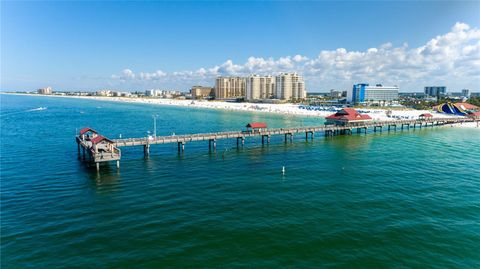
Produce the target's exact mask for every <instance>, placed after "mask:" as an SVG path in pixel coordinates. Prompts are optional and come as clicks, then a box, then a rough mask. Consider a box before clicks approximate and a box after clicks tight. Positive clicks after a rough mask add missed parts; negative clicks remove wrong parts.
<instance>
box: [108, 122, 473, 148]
mask: <svg viewBox="0 0 480 269" xmlns="http://www.w3.org/2000/svg"><path fill="white" fill-rule="evenodd" d="M472 121H474V120H473V119H468V118H435V119H423V120H392V121H376V122H367V123H363V124H361V125H348V126H334V125H322V126H305V127H294V128H270V129H266V130H262V131H256V132H246V131H229V132H216V133H198V134H185V135H169V136H157V137H151V138H150V139H148V138H146V137H143V138H126V139H113V140H112V141H113V142H114V143H115V146H116V147H132V146H146V145H156V144H168V143H183V144H185V143H187V142H194V141H216V140H219V139H232V138H235V139H238V140H237V141H239V140H244V139H245V138H247V137H268V136H273V135H286V136H288V137H291V136H293V135H295V134H299V133H305V134H306V136H308V134H312V133H317V132H323V133H326V136H330V135H336V134H343V132H344V131H346V133H350V132H351V131H352V130H353V129H358V130H366V129H369V128H374V130H375V131H376V130H380V129H381V128H383V127H387V128H388V129H392V128H395V129H396V128H397V127H398V128H401V129H403V128H410V126H413V127H414V128H421V127H422V126H428V125H431V126H433V125H444V124H453V123H462V122H472Z"/></svg>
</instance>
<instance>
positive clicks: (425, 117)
mask: <svg viewBox="0 0 480 269" xmlns="http://www.w3.org/2000/svg"><path fill="white" fill-rule="evenodd" d="M418 118H419V119H431V118H433V115H432V114H430V113H423V114H420V115H419V116H418Z"/></svg>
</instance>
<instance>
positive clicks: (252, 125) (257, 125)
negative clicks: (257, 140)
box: [246, 122, 267, 129]
mask: <svg viewBox="0 0 480 269" xmlns="http://www.w3.org/2000/svg"><path fill="white" fill-rule="evenodd" d="M246 127H247V128H252V129H259V128H267V124H266V123H265V122H250V123H249V124H247V126H246Z"/></svg>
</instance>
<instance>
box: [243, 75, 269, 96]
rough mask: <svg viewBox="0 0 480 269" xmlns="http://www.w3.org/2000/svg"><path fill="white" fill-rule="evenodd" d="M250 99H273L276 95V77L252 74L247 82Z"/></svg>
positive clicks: (247, 92)
mask: <svg viewBox="0 0 480 269" xmlns="http://www.w3.org/2000/svg"><path fill="white" fill-rule="evenodd" d="M246 94H247V95H246V99H247V100H248V101H254V100H262V99H271V98H274V96H275V77H272V76H258V75H250V76H249V77H247V82H246Z"/></svg>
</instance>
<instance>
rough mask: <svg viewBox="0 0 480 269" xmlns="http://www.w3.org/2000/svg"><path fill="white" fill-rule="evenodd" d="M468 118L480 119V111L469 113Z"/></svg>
mask: <svg viewBox="0 0 480 269" xmlns="http://www.w3.org/2000/svg"><path fill="white" fill-rule="evenodd" d="M468 116H473V117H480V111H476V112H471V113H468Z"/></svg>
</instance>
